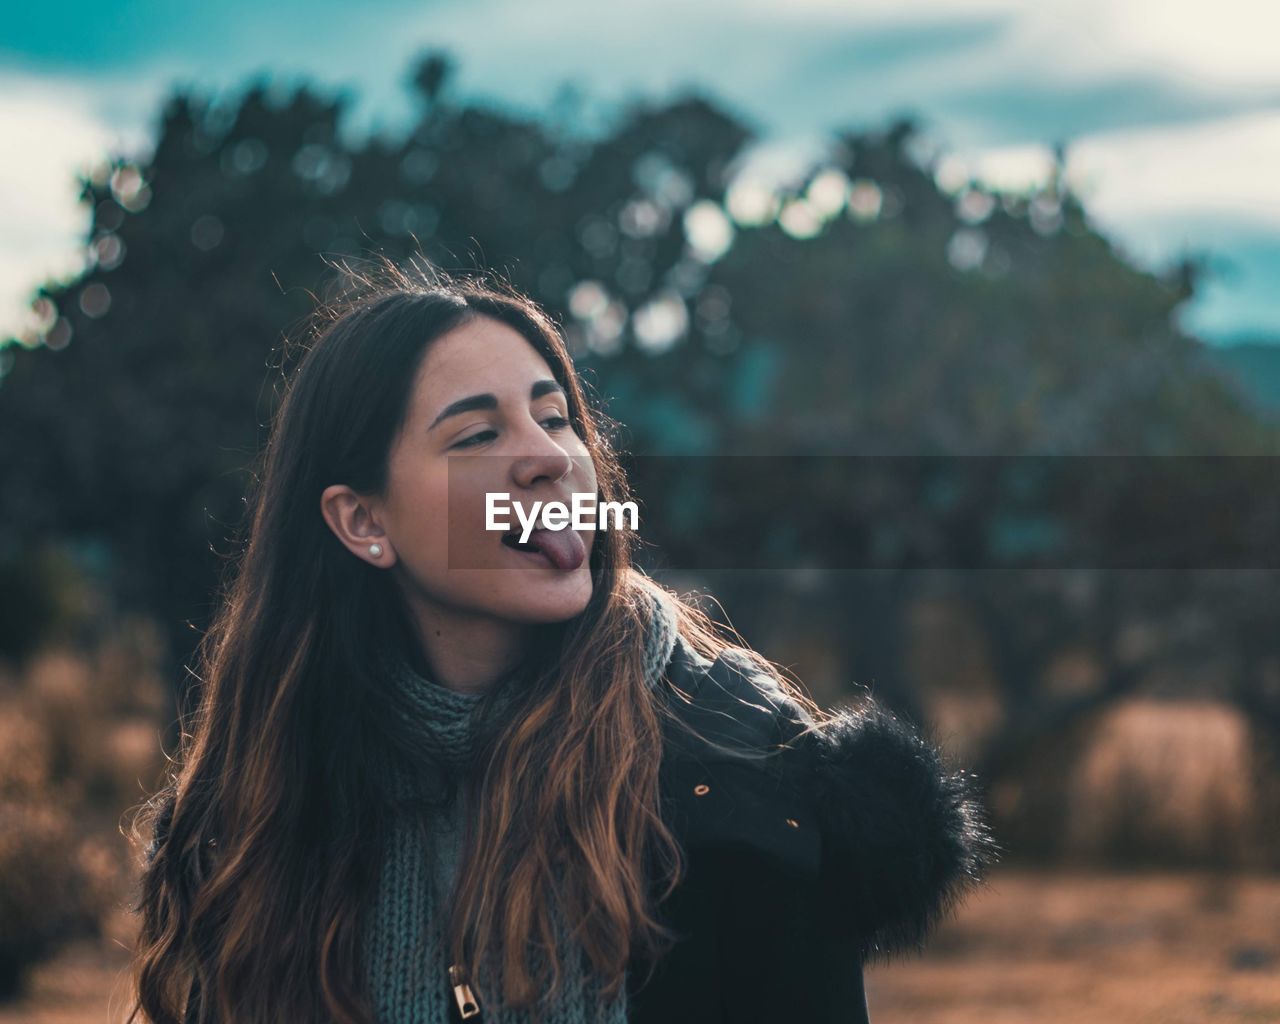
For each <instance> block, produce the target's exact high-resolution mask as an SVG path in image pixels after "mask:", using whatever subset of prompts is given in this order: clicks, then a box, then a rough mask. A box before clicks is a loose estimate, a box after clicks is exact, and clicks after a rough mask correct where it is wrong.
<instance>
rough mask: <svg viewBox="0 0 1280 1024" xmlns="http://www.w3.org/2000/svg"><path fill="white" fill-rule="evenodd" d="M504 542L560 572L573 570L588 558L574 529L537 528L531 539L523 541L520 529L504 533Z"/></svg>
mask: <svg viewBox="0 0 1280 1024" xmlns="http://www.w3.org/2000/svg"><path fill="white" fill-rule="evenodd" d="M502 543H503V544H505V545H506V546H507V547H509V548H511V550H512V551H518V552H520V553H521V554H522V555H528V556H529V557H530V558H535V559H537V560H538V562H539V563H540V564H541V565H544V566H550V567H552V568H554V569H557V570H559V571H560V572H572V571H573V570H575V569H577V568H578V567H579V566H581V565H582V563H583V562H584V561H585V560H586V557H587V551H586V547H585V545H584V544H583V542H582V538H581V537H579V536H578V534H576V533H575V532H574V531H572V530H559V531H555V530H544V529H537V530H534V531H533V532H532V533H531V534H529V540H528V541H526V542H524V543H521V541H520V534H519V532H518V531H512V532H511V533H504V534H503V535H502Z"/></svg>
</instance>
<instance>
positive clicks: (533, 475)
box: [511, 425, 573, 488]
mask: <svg viewBox="0 0 1280 1024" xmlns="http://www.w3.org/2000/svg"><path fill="white" fill-rule="evenodd" d="M535 426H536V433H534V434H532V435H531V436H530V439H529V441H528V443H527V445H525V446H524V447H525V450H526V451H527V452H528V454H526V455H519V456H517V457H516V458H515V459H514V460H513V461H512V464H511V476H512V478H513V479H514V480H515V482H516V483H517V484H519V486H520V487H523V488H530V487H533V486H534V485H535V484H537V483H539V482H540V481H543V480H546V481H548V482H550V483H558V482H559V481H561V480H563V479H564V478H565V477H567V476H568V475H569V474H570V473H572V472H573V458H572V457H571V456H570V455H569V453H568V452H567V451H565V450H564V448H562V447H561V446H560V445H559V444H557V443H556V440H555V438H553V437H551V436H549V435H548V434H547V432H546V431H545V430H543V429H542V427H541V426H537V425H535Z"/></svg>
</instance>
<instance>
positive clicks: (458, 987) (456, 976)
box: [449, 964, 480, 1020]
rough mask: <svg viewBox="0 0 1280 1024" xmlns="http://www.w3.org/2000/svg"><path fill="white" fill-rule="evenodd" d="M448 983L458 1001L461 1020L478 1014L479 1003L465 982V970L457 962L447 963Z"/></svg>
mask: <svg viewBox="0 0 1280 1024" xmlns="http://www.w3.org/2000/svg"><path fill="white" fill-rule="evenodd" d="M449 984H450V985H452V986H453V998H454V999H455V1000H456V1001H457V1003H458V1013H459V1014H460V1015H461V1016H462V1019H463V1020H468V1019H470V1018H471V1017H478V1016H480V1003H479V1002H478V1001H477V1000H476V996H475V993H474V992H472V991H471V986H470V985H468V984H467V972H466V970H465V969H463V968H462V967H460V966H459V965H458V964H450V965H449Z"/></svg>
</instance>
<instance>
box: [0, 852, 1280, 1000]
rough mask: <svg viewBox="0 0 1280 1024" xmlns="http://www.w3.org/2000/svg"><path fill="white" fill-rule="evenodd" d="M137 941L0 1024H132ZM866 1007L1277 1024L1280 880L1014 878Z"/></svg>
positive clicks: (877, 981)
mask: <svg viewBox="0 0 1280 1024" xmlns="http://www.w3.org/2000/svg"><path fill="white" fill-rule="evenodd" d="M130 928H131V921H130V920H129V917H128V915H127V914H124V913H121V914H120V915H118V916H117V917H116V918H114V919H113V921H112V925H111V934H110V935H109V937H108V940H107V941H106V942H104V943H102V944H99V945H79V946H75V947H72V948H70V949H69V950H67V951H66V952H65V953H64V954H63V955H62V956H61V957H59V958H58V959H57V960H55V961H53V962H51V963H48V964H46V965H45V966H43V967H41V968H40V969H38V970H37V971H36V973H35V975H34V977H33V984H32V985H31V987H30V992H29V994H28V995H27V997H26V998H24V999H23V1000H21V1001H20V1002H18V1003H11V1004H9V1005H7V1006H3V1007H0V1024H19V1022H21V1024H117V1022H119V1021H123V1020H124V1018H125V1016H126V1009H127V1006H126V997H127V995H128V978H127V974H126V971H127V954H126V952H125V950H126V946H127V942H128V937H129V929H130ZM867 998H868V1003H869V1005H870V1009H871V1019H872V1020H873V1021H874V1022H875V1024H978V1022H982V1024H1015V1022H1016V1024H1023V1022H1031V1021H1034V1022H1036V1024H1199V1022H1219V1021H1221V1022H1246V1021H1247V1022H1251V1024H1257V1022H1262V1021H1277V1022H1280V878H1275V877H1246V876H1226V877H1222V878H1218V877H1214V876H1212V875H1207V874H1201V873H1178V874H1134V875H1126V874H1118V873H1096V874H1094V873H1089V874H1074V873H1073V874H1067V873H1057V874H1045V873H1040V872H1029V871H1027V872H1023V871H1004V872H1001V873H998V874H996V875H995V876H993V878H992V880H991V883H990V885H989V886H988V887H987V889H986V891H985V892H983V893H982V894H981V895H980V896H977V897H974V898H973V899H971V900H970V901H969V902H968V903H967V904H966V905H965V906H964V907H963V908H962V910H961V912H960V913H959V914H958V915H957V916H956V917H955V918H954V919H953V920H952V921H950V922H948V923H947V924H946V925H945V926H944V927H943V928H941V929H939V931H938V932H937V933H936V935H935V937H934V940H933V942H932V943H931V945H930V948H929V951H928V954H927V955H926V956H924V957H921V958H917V959H912V960H901V961H897V962H895V963H893V964H888V965H878V966H876V967H873V968H870V969H869V970H868V972H867Z"/></svg>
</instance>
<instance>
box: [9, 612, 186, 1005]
mask: <svg viewBox="0 0 1280 1024" xmlns="http://www.w3.org/2000/svg"><path fill="white" fill-rule="evenodd" d="M161 642H162V640H161V637H160V636H159V634H158V631H157V630H156V629H155V627H154V625H152V624H149V623H148V622H147V621H145V620H141V619H136V618H135V619H124V620H121V621H118V622H117V623H116V629H115V631H114V634H113V636H112V637H111V638H110V640H109V641H107V642H105V643H103V644H102V645H101V646H100V647H97V648H95V649H94V651H93V652H92V653H91V654H90V655H87V656H81V657H75V656H71V655H68V654H66V653H59V652H55V651H47V652H44V653H42V654H40V655H39V656H37V657H35V658H33V659H32V660H31V662H30V664H29V665H28V666H27V668H26V670H25V671H24V672H23V673H21V674H20V675H17V676H13V677H4V678H2V679H0V998H3V997H7V996H9V995H12V994H13V993H14V992H16V991H17V990H18V989H19V988H20V987H21V984H22V981H23V979H24V977H25V975H26V972H27V969H28V968H30V967H31V966H32V965H33V964H36V963H39V962H40V961H42V960H44V959H46V958H47V957H48V956H50V955H51V954H52V953H54V952H56V951H57V950H58V949H60V948H61V947H62V946H64V945H66V944H67V943H68V942H70V941H72V940H75V939H80V938H97V937H101V936H102V934H103V924H104V921H105V918H106V916H107V915H108V914H111V913H113V912H114V911H115V909H116V908H117V907H118V906H119V902H118V901H119V899H120V896H121V893H122V892H123V891H125V888H126V879H127V878H128V877H129V874H130V872H131V866H130V864H129V863H128V859H127V853H126V851H125V849H124V848H123V846H122V845H121V844H120V843H119V841H118V839H119V837H118V835H113V833H115V832H116V830H117V827H118V820H117V816H118V815H119V813H120V811H121V810H123V809H124V808H126V807H128V806H130V805H134V804H137V803H138V801H139V800H141V799H142V798H143V797H144V795H145V794H146V793H148V792H151V791H152V790H153V789H154V787H155V786H156V785H157V784H158V781H159V778H160V769H161V767H162V764H161V760H162V758H161V751H160V748H159V744H158V737H159V731H160V730H159V728H158V725H157V722H158V721H159V720H160V719H161V718H162V717H163V713H164V712H165V711H166V710H167V709H168V710H171V706H170V700H169V698H168V696H167V687H166V686H165V685H164V684H163V683H162V682H161V681H160V679H159V677H158V676H157V674H156V665H157V663H158V660H159V658H158V656H159V653H160V645H161Z"/></svg>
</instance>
